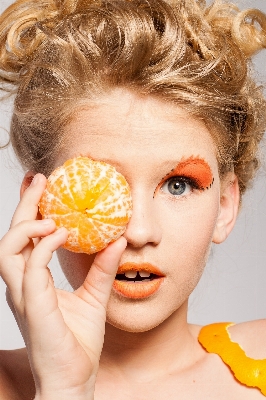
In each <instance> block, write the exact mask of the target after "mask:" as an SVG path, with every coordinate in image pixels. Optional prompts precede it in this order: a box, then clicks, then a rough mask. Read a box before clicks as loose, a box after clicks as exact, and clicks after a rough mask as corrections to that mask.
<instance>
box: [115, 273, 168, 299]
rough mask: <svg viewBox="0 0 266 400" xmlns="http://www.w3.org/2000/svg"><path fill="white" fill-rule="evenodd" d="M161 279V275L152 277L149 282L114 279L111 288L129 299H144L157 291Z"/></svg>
mask: <svg viewBox="0 0 266 400" xmlns="http://www.w3.org/2000/svg"><path fill="white" fill-rule="evenodd" d="M163 280H164V278H163V277H162V278H156V279H152V280H151V281H150V282H147V281H146V282H127V281H119V280H117V279H116V280H115V281H114V283H113V289H114V290H115V292H117V293H119V294H121V295H122V296H124V297H128V298H130V299H145V298H146V297H149V296H151V295H152V294H154V293H156V292H157V291H158V289H159V287H160V286H161V284H162V282H163Z"/></svg>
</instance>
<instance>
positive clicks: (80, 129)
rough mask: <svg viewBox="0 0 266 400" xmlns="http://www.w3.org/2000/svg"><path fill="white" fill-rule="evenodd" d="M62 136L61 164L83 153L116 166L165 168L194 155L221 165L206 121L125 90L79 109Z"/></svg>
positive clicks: (59, 161)
mask: <svg viewBox="0 0 266 400" xmlns="http://www.w3.org/2000/svg"><path fill="white" fill-rule="evenodd" d="M64 134H65V138H66V140H65V149H64V151H63V152H62V153H61V157H60V160H58V164H60V163H62V162H63V161H65V160H66V159H68V158H71V157H74V156H77V155H80V154H82V155H88V156H90V157H92V158H94V159H99V160H103V161H104V160H105V161H108V162H110V163H113V164H116V163H117V164H119V163H126V162H129V160H131V161H132V163H134V162H135V163H136V162H140V160H141V162H143V160H145V161H146V163H149V162H153V163H155V161H156V162H157V163H160V164H161V163H167V162H168V161H174V160H176V162H178V160H180V159H182V158H184V157H190V156H192V155H193V156H200V157H203V158H205V159H206V160H207V161H208V162H209V163H210V164H213V166H214V165H216V164H217V162H216V149H215V145H214V142H213V139H212V137H211V135H210V133H209V131H208V129H207V127H206V126H205V125H204V123H203V122H202V121H200V120H198V119H196V118H193V117H191V116H190V115H189V114H188V112H187V111H185V110H184V109H183V108H181V107H179V106H176V105H173V104H169V103H167V102H165V101H162V100H158V99H156V98H152V97H150V96H146V97H141V96H138V95H136V94H134V93H132V92H129V91H127V90H122V89H117V90H114V91H113V92H111V93H110V94H108V95H106V96H104V97H102V98H100V99H99V100H97V102H94V103H91V102H84V104H82V105H80V107H79V108H78V109H77V111H76V113H75V115H74V117H73V119H72V120H71V121H70V122H69V124H68V125H67V126H66V127H65V132H64Z"/></svg>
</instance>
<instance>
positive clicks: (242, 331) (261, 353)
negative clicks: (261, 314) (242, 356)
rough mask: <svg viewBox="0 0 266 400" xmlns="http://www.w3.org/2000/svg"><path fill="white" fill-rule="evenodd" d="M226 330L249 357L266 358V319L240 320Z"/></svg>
mask: <svg viewBox="0 0 266 400" xmlns="http://www.w3.org/2000/svg"><path fill="white" fill-rule="evenodd" d="M228 332H229V334H230V336H231V340H232V341H233V342H237V343H238V344H239V345H240V346H241V347H242V349H243V350H244V351H245V353H246V355H247V356H249V357H251V358H257V359H264V358H266V340H265V339H266V319H258V320H254V321H248V322H242V323H240V324H235V325H232V326H230V327H229V328H228Z"/></svg>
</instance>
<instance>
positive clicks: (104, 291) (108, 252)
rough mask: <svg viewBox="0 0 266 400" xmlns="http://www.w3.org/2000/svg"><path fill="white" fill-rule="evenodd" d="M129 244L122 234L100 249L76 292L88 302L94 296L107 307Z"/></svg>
mask: <svg viewBox="0 0 266 400" xmlns="http://www.w3.org/2000/svg"><path fill="white" fill-rule="evenodd" d="M126 245H127V241H126V239H125V238H124V237H123V236H121V237H120V238H119V239H118V240H117V241H115V242H113V243H111V244H109V246H108V247H107V248H106V249H104V250H102V251H100V252H99V253H98V254H97V255H96V257H95V259H94V262H93V264H92V265H91V268H90V270H89V273H88V275H87V277H86V279H85V281H84V282H83V284H82V286H81V287H79V288H78V289H77V290H76V291H75V294H76V295H77V296H79V297H81V298H82V299H84V300H85V301H87V302H88V303H91V300H92V297H93V298H94V299H96V301H97V302H99V303H100V304H101V305H102V306H104V307H105V308H106V306H107V303H108V300H109V297H110V293H111V289H112V285H113V282H114V279H115V275H116V271H117V269H118V265H119V261H120V258H121V256H122V253H123V252H124V250H125V248H126Z"/></svg>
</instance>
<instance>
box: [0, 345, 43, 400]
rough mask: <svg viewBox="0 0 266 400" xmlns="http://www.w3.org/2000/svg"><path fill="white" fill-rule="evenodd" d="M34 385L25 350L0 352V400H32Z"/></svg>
mask: <svg viewBox="0 0 266 400" xmlns="http://www.w3.org/2000/svg"><path fill="white" fill-rule="evenodd" d="M34 397H35V385H34V380H33V376H32V373H31V369H30V364H29V361H28V357H27V352H26V349H25V348H23V349H16V350H0V400H24V399H27V400H32V399H34Z"/></svg>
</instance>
